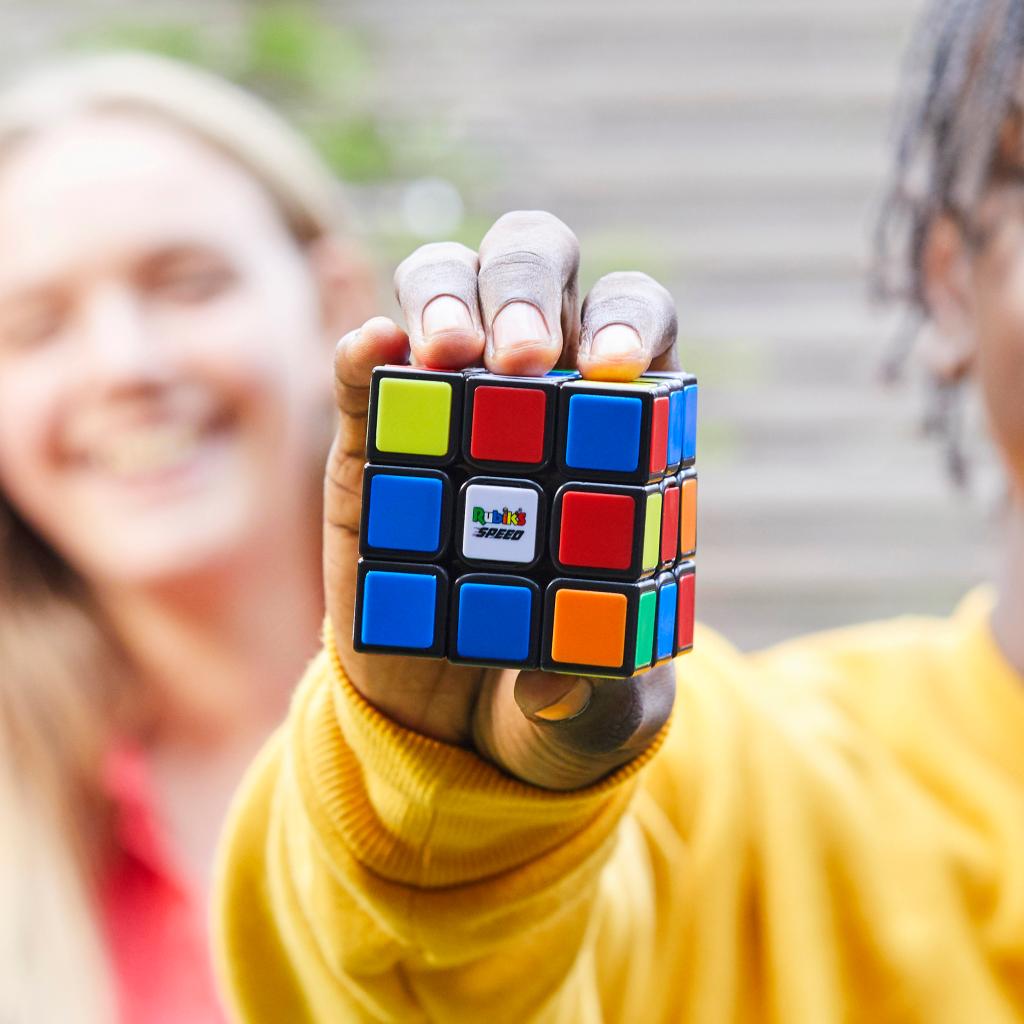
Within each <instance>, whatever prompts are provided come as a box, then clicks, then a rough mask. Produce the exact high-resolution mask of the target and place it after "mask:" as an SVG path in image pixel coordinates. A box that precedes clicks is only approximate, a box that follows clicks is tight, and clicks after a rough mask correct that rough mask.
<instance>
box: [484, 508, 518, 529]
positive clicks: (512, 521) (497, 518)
mask: <svg viewBox="0 0 1024 1024" xmlns="http://www.w3.org/2000/svg"><path fill="white" fill-rule="evenodd" d="M473 522H474V523H480V525H481V526H491V525H493V526H525V525H526V513H525V512H524V511H523V510H522V509H521V508H520V509H516V511H515V512H510V511H509V510H508V509H507V508H503V509H502V510H501V511H500V512H499V511H498V509H496V508H492V509H491V510H490V511H488V510H487V509H485V508H481V507H480V506H479V505H477V506H475V507H474V509H473Z"/></svg>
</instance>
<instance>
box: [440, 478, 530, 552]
mask: <svg viewBox="0 0 1024 1024" xmlns="http://www.w3.org/2000/svg"><path fill="white" fill-rule="evenodd" d="M544 512H545V498H544V491H543V490H542V489H541V487H540V486H539V485H538V484H536V483H534V482H533V481H531V480H522V479H516V478H509V477H483V476H477V477H470V478H469V480H467V481H466V483H465V484H463V486H462V489H461V490H460V491H459V500H458V509H457V512H456V517H455V520H456V521H455V533H456V545H455V547H456V551H455V553H456V556H457V557H458V558H459V559H460V560H462V561H464V562H466V563H467V564H468V565H472V566H480V567H489V568H499V569H509V570H512V571H515V570H519V569H529V568H532V567H533V566H534V565H536V564H537V562H538V561H539V560H540V557H541V555H542V554H543V552H544V524H545V518H544Z"/></svg>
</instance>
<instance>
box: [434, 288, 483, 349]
mask: <svg viewBox="0 0 1024 1024" xmlns="http://www.w3.org/2000/svg"><path fill="white" fill-rule="evenodd" d="M422 321H423V334H424V336H425V337H427V338H431V337H435V336H436V335H439V334H446V333H447V332H449V331H472V332H474V333H475V331H476V328H475V327H474V326H473V318H472V317H471V316H470V315H469V309H468V307H467V306H466V304H465V303H464V302H463V301H462V300H461V299H457V298H455V296H454V295H438V297H437V298H436V299H431V300H430V302H428V303H427V305H426V308H425V309H424V310H423V317H422Z"/></svg>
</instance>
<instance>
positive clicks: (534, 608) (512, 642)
mask: <svg viewBox="0 0 1024 1024" xmlns="http://www.w3.org/2000/svg"><path fill="white" fill-rule="evenodd" d="M542 601H543V598H542V596H541V592H540V587H538V586H537V584H536V583H534V582H533V581H532V580H530V579H527V578H526V577H523V576H503V575H502V576H499V575H496V574H493V575H492V574H487V573H469V574H467V575H465V576H462V577H460V578H459V580H458V581H457V582H456V584H455V586H454V588H453V590H452V607H451V636H450V639H449V644H448V657H449V658H450V659H451V660H452V661H455V662H460V663H467V664H473V665H493V666H496V667H502V666H512V667H518V668H531V667H536V665H537V659H538V652H539V635H538V633H539V630H538V625H539V622H540V615H541V605H542Z"/></svg>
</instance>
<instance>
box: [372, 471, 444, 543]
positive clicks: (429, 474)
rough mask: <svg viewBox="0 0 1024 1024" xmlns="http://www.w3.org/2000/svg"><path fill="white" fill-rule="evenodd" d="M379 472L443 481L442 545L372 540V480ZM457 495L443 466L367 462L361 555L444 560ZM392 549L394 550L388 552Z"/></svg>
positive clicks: (379, 474)
mask: <svg viewBox="0 0 1024 1024" xmlns="http://www.w3.org/2000/svg"><path fill="white" fill-rule="evenodd" d="M377 476H415V477H422V478H423V479H425V480H437V479H440V481H441V522H440V527H439V531H438V532H439V547H437V548H435V549H434V550H433V551H429V552H421V551H411V550H409V549H407V548H382V547H375V546H373V545H371V544H370V540H369V533H370V500H371V497H372V486H373V485H372V480H373V478H374V477H377ZM454 504H455V503H454V496H453V494H452V482H451V477H449V476H448V474H447V473H445V472H444V471H443V470H441V469H436V468H434V467H432V466H392V465H386V464H384V463H381V462H367V463H366V464H365V465H364V466H363V489H362V494H361V498H360V502H359V505H360V507H359V556H360V558H367V559H371V560H381V561H397V562H424V563H440V562H442V561H444V559H445V557H446V556H447V553H448V550H449V548H450V546H451V536H452V529H453V525H452V523H453V516H454V511H453V509H454ZM389 552H395V553H394V554H389Z"/></svg>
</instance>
